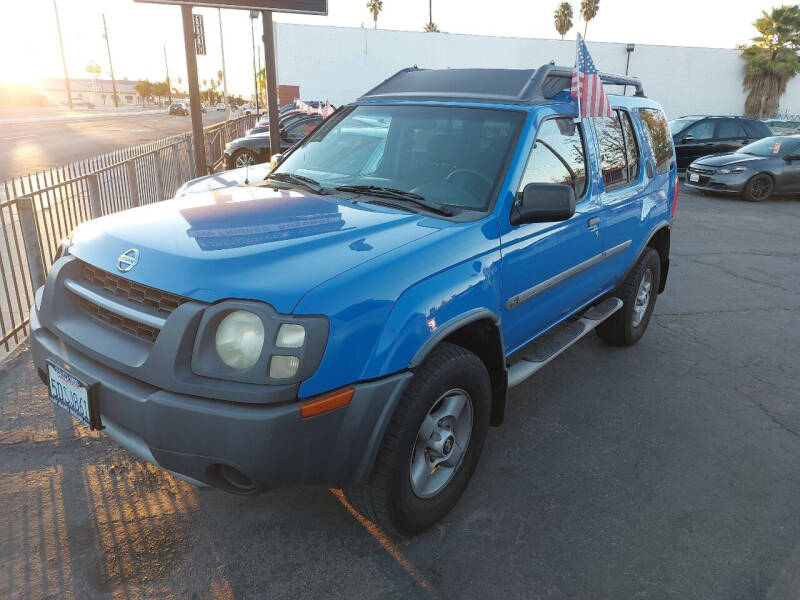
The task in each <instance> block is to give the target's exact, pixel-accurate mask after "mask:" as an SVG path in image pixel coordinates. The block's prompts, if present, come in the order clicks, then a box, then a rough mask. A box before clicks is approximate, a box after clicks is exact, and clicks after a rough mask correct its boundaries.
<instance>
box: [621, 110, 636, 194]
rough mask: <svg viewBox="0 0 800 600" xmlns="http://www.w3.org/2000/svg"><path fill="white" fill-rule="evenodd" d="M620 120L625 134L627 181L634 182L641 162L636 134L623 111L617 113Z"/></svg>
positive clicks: (629, 117) (629, 119)
mask: <svg viewBox="0 0 800 600" xmlns="http://www.w3.org/2000/svg"><path fill="white" fill-rule="evenodd" d="M618 114H619V116H620V120H621V121H622V132H623V133H624V134H625V151H626V158H627V159H628V181H636V180H637V179H639V169H640V164H641V161H640V160H639V157H640V152H639V143H638V142H637V141H636V132H635V130H634V129H633V123H631V116H630V115H629V114H628V113H627V112H625V111H624V110H620V111H618Z"/></svg>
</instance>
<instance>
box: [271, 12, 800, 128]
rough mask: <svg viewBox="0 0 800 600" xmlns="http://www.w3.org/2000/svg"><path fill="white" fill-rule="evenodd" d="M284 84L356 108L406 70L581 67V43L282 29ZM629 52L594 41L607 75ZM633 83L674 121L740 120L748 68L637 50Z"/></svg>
mask: <svg viewBox="0 0 800 600" xmlns="http://www.w3.org/2000/svg"><path fill="white" fill-rule="evenodd" d="M276 36H277V44H278V74H279V78H280V82H281V83H284V84H295V85H299V86H300V90H301V92H302V96H303V98H307V99H313V100H316V99H328V100H330V101H331V102H332V103H334V104H336V105H339V104H342V103H345V102H350V101H352V100H354V99H355V98H357V97H358V96H359V95H360V94H362V93H364V92H365V91H367V90H368V89H370V88H371V87H373V86H374V85H375V84H377V83H379V82H381V81H383V80H384V79H386V78H387V77H388V76H390V75H392V74H393V73H395V72H396V71H398V70H399V69H402V68H404V67H409V66H412V65H418V66H419V67H427V68H447V67H504V68H533V67H538V66H540V65H542V64H545V63H547V62H549V61H550V60H551V59H552V60H555V62H556V64H561V65H572V64H574V62H575V42H574V40H565V41H561V40H543V39H528V38H506V37H490V36H477V35H456V34H447V33H439V34H430V33H417V32H411V31H388V30H373V29H361V28H344V27H321V26H316V25H293V24H287V23H279V24H277V25H276ZM625 46H626V44H624V43H621V44H610V43H602V42H592V41H591V40H590V41H589V50H590V51H591V53H592V56H593V58H594V60H595V63H596V64H597V65H598V68H600V69H601V70H603V71H609V72H613V73H624V72H625V60H626V57H627V53H626V51H625ZM629 72H630V73H631V74H632V75H636V76H638V77H640V78H641V79H642V82H643V84H644V89H645V93H646V94H647V95H648V96H649V97H651V98H653V99H655V100H657V101H658V102H660V103H661V104H662V105H663V106H664V108H665V110H666V111H667V116H668V117H670V118H673V117H678V116H681V115H685V114H693V113H698V114H730V115H739V114H741V113H742V111H743V110H744V99H745V94H744V93H743V92H742V78H743V76H744V61H743V60H742V59H741V58H740V57H739V51H738V50H725V49H721V48H688V47H677V46H645V45H638V44H637V46H636V49H635V51H634V52H633V53H632V54H631V62H630V70H629ZM781 108H782V109H784V110H788V111H790V112H792V113H800V77H796V78H795V79H794V80H792V81H791V82H790V83H789V87H788V89H787V91H786V94H784V97H783V100H782V103H781Z"/></svg>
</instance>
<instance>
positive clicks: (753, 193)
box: [744, 173, 775, 202]
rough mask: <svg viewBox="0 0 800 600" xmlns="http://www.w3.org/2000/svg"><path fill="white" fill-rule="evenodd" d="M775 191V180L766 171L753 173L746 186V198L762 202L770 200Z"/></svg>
mask: <svg viewBox="0 0 800 600" xmlns="http://www.w3.org/2000/svg"><path fill="white" fill-rule="evenodd" d="M774 191H775V182H774V181H773V180H772V177H770V176H769V175H767V174H766V173H759V174H758V175H753V176H752V177H751V178H750V179H749V180H748V181H747V183H746V184H745V186H744V197H745V200H748V201H750V202H761V201H762V200H768V199H769V197H770V196H772V192H774Z"/></svg>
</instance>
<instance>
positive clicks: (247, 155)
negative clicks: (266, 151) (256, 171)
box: [231, 148, 258, 169]
mask: <svg viewBox="0 0 800 600" xmlns="http://www.w3.org/2000/svg"><path fill="white" fill-rule="evenodd" d="M257 162H258V157H257V156H256V155H255V154H253V153H252V152H251V151H250V150H248V149H247V148H242V149H241V150H237V151H236V152H234V153H233V156H232V157H231V168H232V169H238V168H240V167H246V166H251V167H252V166H253V165H255V164H256V163H257Z"/></svg>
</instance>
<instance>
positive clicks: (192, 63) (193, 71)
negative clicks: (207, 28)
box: [181, 4, 208, 177]
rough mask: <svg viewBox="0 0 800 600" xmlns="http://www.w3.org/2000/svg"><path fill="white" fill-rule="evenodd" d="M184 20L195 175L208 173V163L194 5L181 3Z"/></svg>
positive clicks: (182, 19)
mask: <svg viewBox="0 0 800 600" xmlns="http://www.w3.org/2000/svg"><path fill="white" fill-rule="evenodd" d="M181 21H182V22H183V45H184V49H185V50H186V75H187V76H188V78H189V114H191V115H192V147H193V149H194V152H193V154H194V169H195V177H202V176H203V175H207V174H208V165H207V164H206V141H205V135H204V134H203V115H202V114H201V113H200V84H199V83H198V82H197V56H196V55H195V52H196V48H195V37H194V27H193V25H192V7H191V6H189V5H188V4H181Z"/></svg>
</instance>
